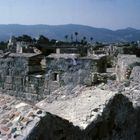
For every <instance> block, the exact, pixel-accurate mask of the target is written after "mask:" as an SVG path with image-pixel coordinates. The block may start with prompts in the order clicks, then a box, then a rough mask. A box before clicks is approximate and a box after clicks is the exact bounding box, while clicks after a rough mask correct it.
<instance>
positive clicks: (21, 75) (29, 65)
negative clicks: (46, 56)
mask: <svg viewBox="0 0 140 140" xmlns="http://www.w3.org/2000/svg"><path fill="white" fill-rule="evenodd" d="M41 59H42V56H41V55H36V54H14V53H11V54H9V55H8V56H7V57H6V58H0V89H1V91H2V92H4V93H7V94H9V95H12V96H16V97H20V99H23V100H32V101H37V100H39V99H42V98H43V96H42V94H43V92H42V90H43V89H44V78H43V76H41V75H39V74H38V73H42V68H41V64H40V61H41ZM36 73H37V74H36Z"/></svg>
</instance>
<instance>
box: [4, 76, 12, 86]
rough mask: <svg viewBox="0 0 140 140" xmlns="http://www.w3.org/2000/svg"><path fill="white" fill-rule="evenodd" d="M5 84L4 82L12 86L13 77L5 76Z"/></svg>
mask: <svg viewBox="0 0 140 140" xmlns="http://www.w3.org/2000/svg"><path fill="white" fill-rule="evenodd" d="M5 82H6V83H9V84H12V82H13V77H12V76H6V77H5Z"/></svg>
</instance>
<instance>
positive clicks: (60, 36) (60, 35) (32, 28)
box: [0, 24, 140, 42]
mask: <svg viewBox="0 0 140 140" xmlns="http://www.w3.org/2000/svg"><path fill="white" fill-rule="evenodd" d="M74 32H78V39H79V40H81V39H82V38H83V37H84V36H85V37H86V38H87V40H89V39H90V38H91V37H93V38H94V40H95V41H104V42H116V41H136V40H140V30H137V29H134V28H126V29H120V30H115V31H113V30H109V29H105V28H95V27H90V26H85V25H75V24H67V25H18V24H9V25H0V41H5V40H8V39H9V37H10V36H12V35H14V36H19V35H23V34H27V35H30V36H32V37H38V36H39V35H44V36H47V37H48V38H49V39H57V40H65V35H69V38H68V40H71V39H70V38H71V37H70V36H71V34H74ZM73 38H74V39H75V36H74V35H73Z"/></svg>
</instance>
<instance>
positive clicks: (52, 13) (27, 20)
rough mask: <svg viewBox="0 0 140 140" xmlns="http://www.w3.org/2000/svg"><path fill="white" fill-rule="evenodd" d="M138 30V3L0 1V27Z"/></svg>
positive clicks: (123, 0)
mask: <svg viewBox="0 0 140 140" xmlns="http://www.w3.org/2000/svg"><path fill="white" fill-rule="evenodd" d="M69 23H73V24H83V25H90V26H94V27H101V28H110V29H119V28H126V27H134V28H138V29H140V0H0V24H50V25H59V24H69Z"/></svg>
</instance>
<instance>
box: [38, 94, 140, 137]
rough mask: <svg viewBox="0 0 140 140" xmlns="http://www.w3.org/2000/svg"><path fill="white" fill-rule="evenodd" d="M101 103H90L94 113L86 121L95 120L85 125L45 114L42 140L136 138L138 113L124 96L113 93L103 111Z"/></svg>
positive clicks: (137, 134)
mask: <svg viewBox="0 0 140 140" xmlns="http://www.w3.org/2000/svg"><path fill="white" fill-rule="evenodd" d="M52 104H53V103H52ZM59 104H60V103H59ZM100 107H101V106H100ZM100 107H99V108H94V106H93V109H92V112H93V111H94V113H91V114H90V115H88V116H87V117H88V118H87V120H85V121H87V123H89V122H88V121H89V120H91V119H92V118H94V120H92V121H91V123H89V125H88V126H87V127H86V128H84V129H82V128H81V127H78V126H74V125H73V123H69V122H68V121H66V120H64V119H63V118H58V117H55V116H53V117H51V118H50V117H49V116H47V117H48V118H46V123H44V124H46V127H45V126H44V127H45V128H44V130H43V131H42V135H41V137H40V138H41V140H63V139H65V140H120V139H121V140H139V138H138V136H139V130H140V125H139V123H138V121H139V117H138V115H139V114H138V112H137V111H136V109H135V108H134V107H133V106H132V102H130V100H129V99H128V98H127V97H125V96H124V95H122V94H116V95H115V96H113V97H112V98H110V99H109V101H107V102H106V104H105V105H104V109H103V111H101V108H100ZM83 112H84V111H83ZM75 113H76V112H75ZM96 113H97V114H98V115H96V117H95V116H94V115H93V114H96ZM67 115H68V114H67ZM84 115H85V114H84ZM80 117H82V116H80ZM73 119H74V118H73ZM79 119H80V118H79ZM81 123H82V122H81ZM40 128H41V126H40ZM39 140H40V139H39Z"/></svg>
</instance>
